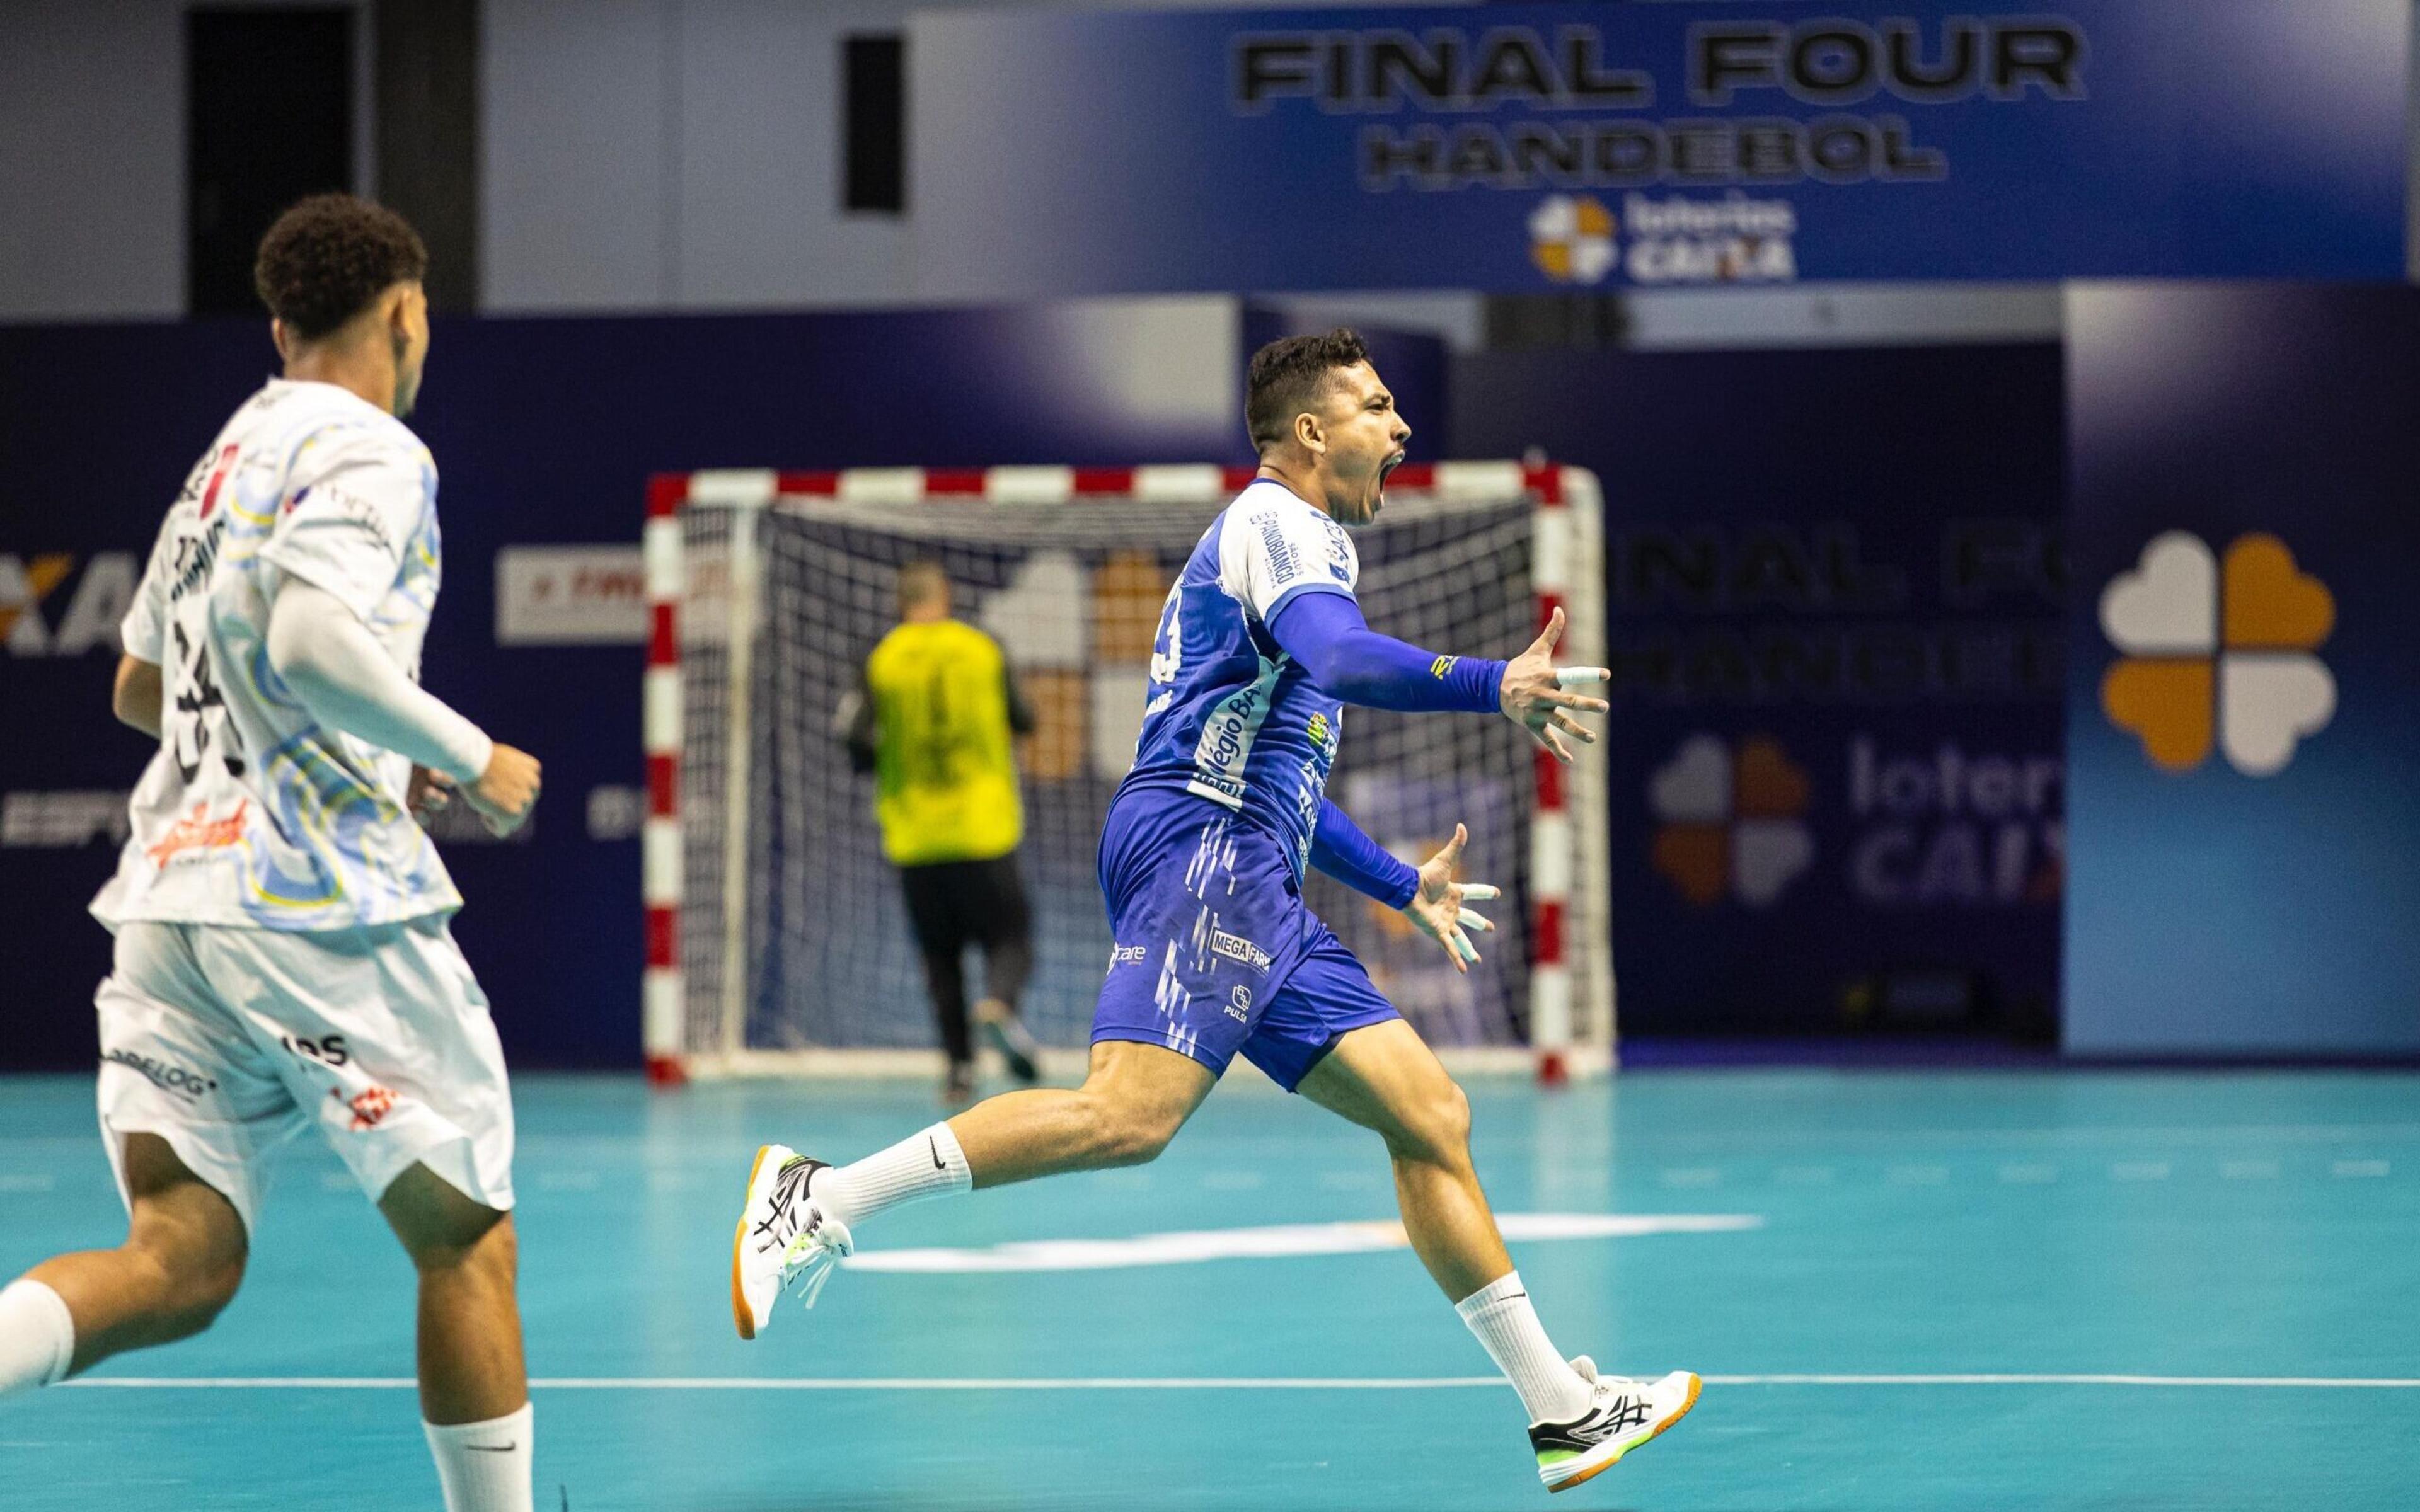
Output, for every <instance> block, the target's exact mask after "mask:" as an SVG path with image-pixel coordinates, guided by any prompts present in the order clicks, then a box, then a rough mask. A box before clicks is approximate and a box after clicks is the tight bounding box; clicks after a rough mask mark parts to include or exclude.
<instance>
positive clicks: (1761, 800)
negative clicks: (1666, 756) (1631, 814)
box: [1647, 734, 1815, 908]
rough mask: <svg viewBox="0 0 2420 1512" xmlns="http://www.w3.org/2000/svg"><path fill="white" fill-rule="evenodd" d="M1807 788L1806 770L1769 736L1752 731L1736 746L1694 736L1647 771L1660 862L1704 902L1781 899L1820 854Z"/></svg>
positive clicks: (1682, 889) (1680, 886) (1659, 867)
mask: <svg viewBox="0 0 2420 1512" xmlns="http://www.w3.org/2000/svg"><path fill="white" fill-rule="evenodd" d="M1807 792H1808V784H1807V773H1806V771H1805V770H1804V769H1803V768H1802V767H1800V766H1799V765H1798V764H1797V763H1795V762H1793V761H1792V760H1791V759H1790V753H1789V752H1788V751H1785V750H1784V749H1782V748H1781V743H1780V742H1779V741H1776V740H1775V739H1773V738H1772V737H1771V736H1769V735H1750V736H1749V737H1747V738H1746V739H1745V740H1743V741H1741V742H1740V743H1739V745H1738V748H1737V749H1736V750H1734V749H1733V748H1732V747H1731V746H1730V745H1729V744H1728V743H1726V742H1725V741H1724V740H1722V739H1721V738H1720V737H1719V736H1716V735H1711V734H1695V735H1691V736H1690V737H1689V738H1687V739H1686V740H1683V742H1681V745H1680V748H1678V749H1676V750H1675V751H1674V752H1673V753H1672V759H1671V760H1669V761H1668V762H1666V763H1665V764H1663V765H1662V766H1660V767H1658V768H1656V771H1655V774H1654V776H1653V777H1652V778H1650V779H1648V785H1647V803H1648V807H1649V808H1650V809H1651V810H1653V812H1654V814H1655V817H1656V818H1657V819H1658V820H1659V821H1661V823H1660V824H1659V825H1657V827H1656V830H1655V839H1654V841H1653V842H1652V857H1653V860H1654V863H1655V870H1656V871H1658V872H1662V873H1663V874H1664V879H1665V880H1666V881H1668V882H1669V883H1671V884H1672V886H1673V887H1674V889H1675V890H1677V891H1678V892H1679V893H1680V894H1681V896H1682V897H1683V898H1686V899H1687V900H1689V902H1691V903H1696V904H1697V905H1698V906H1699V907H1701V908H1704V907H1711V906H1713V905H1714V903H1717V902H1719V901H1721V900H1722V899H1723V898H1725V897H1735V898H1737V899H1738V900H1739V901H1740V902H1741V903H1746V904H1748V905H1749V906H1751V907H1757V908H1761V907H1763V906H1765V905H1766V904H1768V903H1773V902H1775V901H1776V900H1777V899H1779V898H1780V896H1781V895H1782V893H1783V892H1784V891H1785V890H1786V889H1787V888H1788V887H1789V886H1790V884H1791V883H1792V882H1793V881H1795V880H1797V878H1798V875H1799V873H1801V872H1805V871H1806V870H1807V867H1808V866H1809V865H1810V864H1812V863H1813V861H1814V859H1815V840H1814V837H1813V835H1812V834H1811V833H1810V832H1809V831H1808V830H1807V823H1806V818H1805V815H1806V813H1807Z"/></svg>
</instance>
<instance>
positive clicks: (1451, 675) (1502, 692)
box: [1269, 593, 1610, 762]
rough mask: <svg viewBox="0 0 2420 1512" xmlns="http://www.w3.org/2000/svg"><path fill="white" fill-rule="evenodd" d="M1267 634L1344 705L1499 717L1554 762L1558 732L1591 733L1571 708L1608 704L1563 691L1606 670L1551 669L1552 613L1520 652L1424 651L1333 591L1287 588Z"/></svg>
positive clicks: (1598, 709)
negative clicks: (1499, 655) (1290, 591)
mask: <svg viewBox="0 0 2420 1512" xmlns="http://www.w3.org/2000/svg"><path fill="white" fill-rule="evenodd" d="M1269 633H1270V634H1271V635H1273V636H1275V637H1277V641H1278V644H1279V646H1280V647H1281V648H1283V649H1284V651H1285V654H1286V655H1287V656H1292V657H1293V658H1294V659H1295V660H1296V661H1298V662H1300V663H1302V665H1303V666H1304V668H1305V669H1307V670H1308V671H1310V672H1311V678H1312V680H1313V681H1315V682H1317V683H1318V684H1319V686H1320V687H1324V688H1326V689H1327V690H1328V691H1329V692H1330V693H1333V694H1335V695H1336V696H1337V697H1338V698H1340V699H1342V700H1343V701H1344V702H1347V703H1358V704H1361V705H1363V706H1365V707H1368V708H1373V709H1400V710H1404V711H1406V712H1411V713H1421V712H1436V711H1450V710H1462V711H1465V712H1468V713H1473V714H1489V713H1496V714H1501V715H1503V716H1504V717H1506V718H1508V719H1510V720H1512V722H1513V723H1514V724H1517V725H1519V726H1520V727H1521V728H1522V729H1524V730H1526V731H1528V733H1529V738H1530V739H1532V740H1534V741H1536V742H1537V743H1538V744H1539V745H1540V746H1542V747H1544V748H1546V749H1547V750H1549V751H1551V752H1553V753H1554V756H1555V758H1556V760H1558V761H1562V762H1569V761H1570V760H1571V759H1572V751H1571V748H1570V747H1569V746H1567V745H1565V744H1564V743H1563V737H1564V736H1565V735H1571V736H1574V737H1575V738H1576V739H1579V740H1582V741H1587V742H1593V741H1594V740H1595V739H1596V732H1595V731H1593V730H1590V729H1589V728H1588V727H1587V726H1586V725H1584V724H1582V723H1580V722H1579V720H1578V719H1576V718H1575V717H1573V714H1574V713H1575V712H1578V713H1587V714H1602V713H1604V712H1605V711H1606V707H1607V705H1606V702H1605V700H1603V699H1597V698H1590V697H1588V696H1587V695H1585V694H1580V693H1573V692H1568V691H1566V689H1568V688H1571V687H1576V686H1579V685H1582V684H1587V683H1600V682H1603V681H1605V679H1606V677H1607V676H1609V675H1610V673H1608V672H1607V671H1606V669H1605V668H1603V667H1558V666H1556V665H1555V663H1554V659H1553V654H1554V650H1555V644H1556V642H1557V641H1559V640H1561V639H1562V638H1563V611H1562V610H1561V609H1557V610H1555V612H1554V614H1553V615H1552V616H1551V617H1549V618H1548V620H1547V622H1546V627H1545V628H1544V630H1541V631H1540V632H1539V633H1538V639H1537V640H1533V641H1531V642H1529V648H1528V650H1527V651H1524V652H1522V653H1521V655H1519V656H1515V657H1513V658H1512V660H1511V661H1490V660H1488V659H1486V658H1484V657H1481V656H1432V655H1431V654H1429V653H1428V652H1425V651H1422V650H1421V649H1419V647H1418V646H1414V645H1410V644H1407V643H1405V642H1404V641H1401V640H1396V639H1394V638H1393V637H1392V636H1385V635H1380V634H1379V633H1378V632H1377V631H1375V630H1373V629H1371V628H1370V626H1369V625H1368V624H1367V623H1365V622H1364V621H1363V620H1362V618H1361V608H1360V606H1359V605H1357V604H1356V603H1355V602H1354V601H1353V600H1352V599H1351V598H1349V597H1347V596H1346V595H1344V594H1329V593H1301V594H1295V596H1294V597H1292V598H1290V599H1288V600H1287V601H1286V602H1285V603H1283V604H1282V605H1280V607H1279V609H1278V611H1277V614H1276V616H1275V617H1274V618H1273V619H1271V620H1270V622H1269Z"/></svg>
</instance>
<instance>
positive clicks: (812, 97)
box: [479, 0, 1447, 312]
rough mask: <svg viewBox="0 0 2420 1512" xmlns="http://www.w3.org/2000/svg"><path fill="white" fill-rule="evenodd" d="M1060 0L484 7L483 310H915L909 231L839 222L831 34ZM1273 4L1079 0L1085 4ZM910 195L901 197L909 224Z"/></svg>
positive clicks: (892, 220)
mask: <svg viewBox="0 0 2420 1512" xmlns="http://www.w3.org/2000/svg"><path fill="white" fill-rule="evenodd" d="M1052 3H1056V0H807V3H801V0H486V6H485V10H484V17H483V24H484V26H485V28H486V30H485V35H484V38H483V47H484V51H485V62H484V65H483V69H484V85H485V90H486V101H487V114H486V116H485V119H484V120H483V122H482V135H481V144H480V149H481V153H482V161H481V169H482V181H481V184H480V200H481V204H480V219H481V241H480V248H479V254H480V270H481V281H482V285H483V286H482V297H483V303H484V305H485V307H486V308H487V309H489V310H491V311H496V312H533V311H581V310H661V309H677V310H745V309H756V308H765V307H770V306H784V307H797V306H799V305H859V304H897V303H903V302H907V301H909V299H910V296H911V294H912V292H913V290H912V285H911V279H910V270H911V266H912V265H911V262H910V259H909V256H908V247H907V230H906V226H905V223H904V222H903V221H902V220H901V219H900V218H898V217H896V216H888V215H862V214H860V215H852V214H848V213H845V212H844V211H843V210H842V208H841V43H842V39H844V38H845V37H847V36H849V35H850V34H851V33H858V32H898V31H902V30H904V29H905V27H906V25H907V17H908V15H909V13H910V12H911V11H915V10H920V9H922V10H933V9H947V8H954V7H959V6H965V5H969V4H985V5H988V6H990V7H993V8H1008V7H1012V6H1016V5H1042V4H1052ZM1282 3H1284V0H1089V5H1088V7H1087V8H1093V9H1138V10H1140V9H1161V10H1166V9H1183V8H1212V7H1217V8H1249V6H1252V5H1260V6H1272V5H1278V4H1282ZM1345 3H1347V4H1352V3H1374V0H1345ZM1397 3H1401V0H1397ZM1411 3H1414V4H1427V3H1435V4H1443V3H1447V0H1411ZM915 193H916V186H915V185H914V184H913V183H912V182H911V183H909V184H908V186H907V195H908V203H909V206H910V208H911V209H912V208H913V206H914V203H915Z"/></svg>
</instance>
